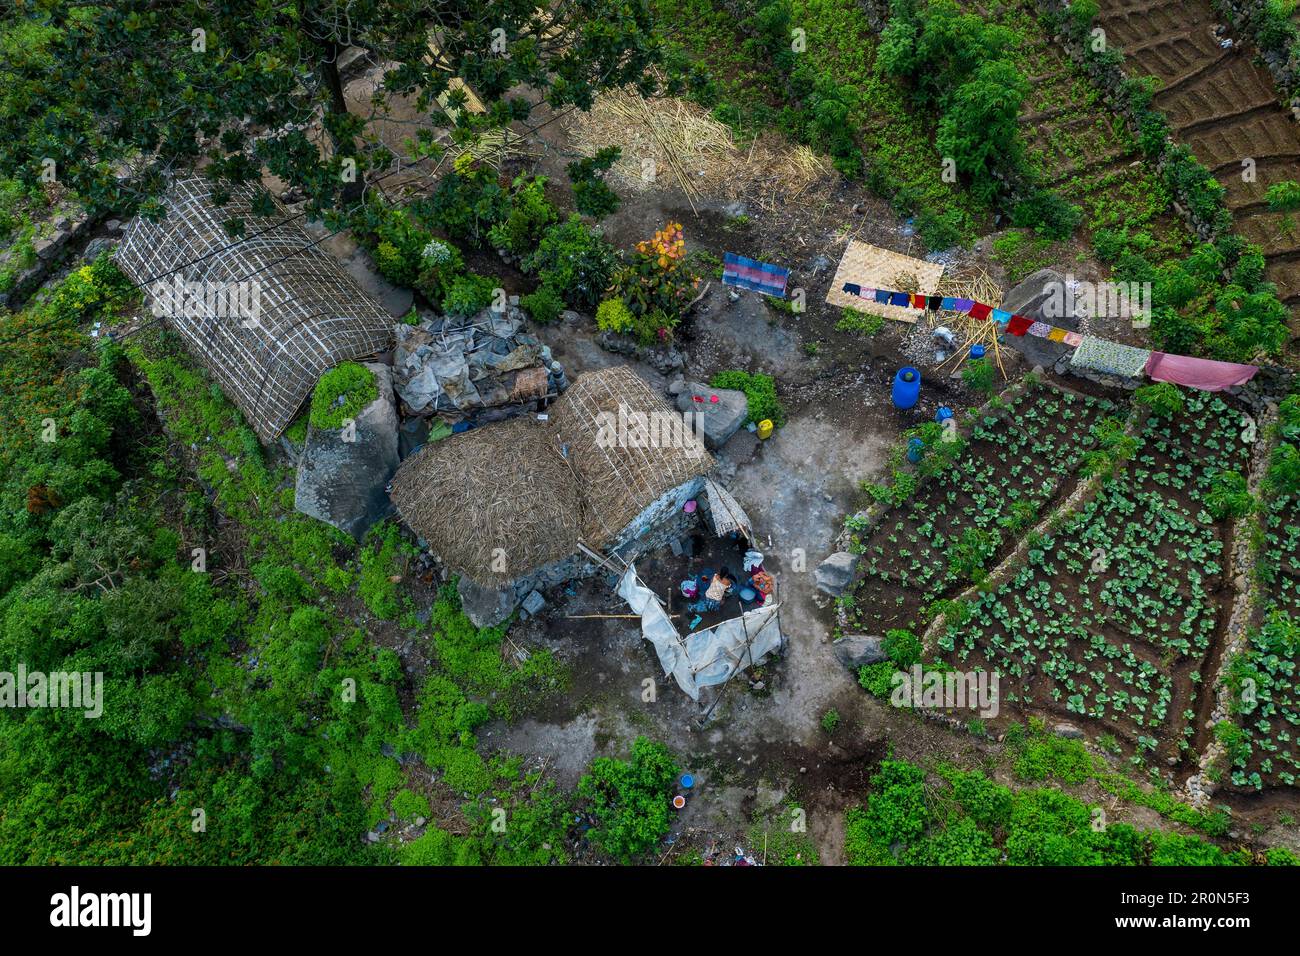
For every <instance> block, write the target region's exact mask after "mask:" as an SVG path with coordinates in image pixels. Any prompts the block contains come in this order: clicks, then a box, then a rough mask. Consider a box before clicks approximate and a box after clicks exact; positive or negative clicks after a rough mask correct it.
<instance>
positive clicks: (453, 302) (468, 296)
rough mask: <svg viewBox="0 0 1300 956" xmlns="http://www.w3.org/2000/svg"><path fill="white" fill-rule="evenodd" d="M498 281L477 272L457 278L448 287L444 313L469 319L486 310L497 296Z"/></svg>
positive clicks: (443, 301)
mask: <svg viewBox="0 0 1300 956" xmlns="http://www.w3.org/2000/svg"><path fill="white" fill-rule="evenodd" d="M496 290H497V281H496V279H493V278H492V277H491V276H482V275H479V274H478V273H476V272H470V273H466V274H465V275H459V276H456V278H454V279H452V280H451V282H450V283H448V285H447V294H446V295H444V296H443V299H442V311H443V312H445V313H446V314H447V315H449V316H455V317H456V318H468V317H469V316H471V315H474V314H475V313H477V312H479V311H480V310H482V309H486V308H487V307H488V306H490V305H491V304H492V300H493V298H494V297H495V296H496Z"/></svg>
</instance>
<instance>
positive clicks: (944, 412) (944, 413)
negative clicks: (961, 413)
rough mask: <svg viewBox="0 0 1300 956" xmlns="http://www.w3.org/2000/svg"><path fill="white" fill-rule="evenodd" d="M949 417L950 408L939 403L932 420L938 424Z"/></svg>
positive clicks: (950, 414) (950, 415) (950, 416)
mask: <svg viewBox="0 0 1300 956" xmlns="http://www.w3.org/2000/svg"><path fill="white" fill-rule="evenodd" d="M950 418H952V409H951V408H949V407H948V406H947V405H940V406H939V410H938V411H936V412H935V413H934V420H935V421H936V422H938V423H939V424H940V425H942V424H943V423H944V422H946V421H947V420H948V419H950Z"/></svg>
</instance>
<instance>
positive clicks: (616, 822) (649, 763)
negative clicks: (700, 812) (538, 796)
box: [578, 737, 678, 862]
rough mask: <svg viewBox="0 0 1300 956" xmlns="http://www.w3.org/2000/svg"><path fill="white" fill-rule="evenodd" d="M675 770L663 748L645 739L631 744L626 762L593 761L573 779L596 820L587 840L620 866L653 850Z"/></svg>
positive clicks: (665, 818) (667, 816)
mask: <svg viewBox="0 0 1300 956" xmlns="http://www.w3.org/2000/svg"><path fill="white" fill-rule="evenodd" d="M677 772H678V770H677V765H676V764H675V763H674V762H673V758H672V755H671V754H670V753H669V752H668V748H666V747H665V746H664V745H663V744H660V743H655V742H653V741H651V740H649V739H648V738H646V737H638V738H637V739H636V741H635V742H633V744H632V759H631V760H617V759H614V758H612V757H597V758H596V759H595V760H593V761H592V762H591V768H590V771H589V772H588V773H587V774H586V775H585V776H584V777H583V778H582V779H581V780H579V781H578V794H579V796H581V797H582V798H583V799H584V800H585V801H587V805H588V812H589V813H590V814H591V816H592V817H593V818H594V819H595V821H596V825H595V827H593V828H592V830H591V832H590V835H591V839H592V841H593V842H594V843H595V844H596V845H597V846H599V847H600V848H601V849H602V850H604V851H605V852H606V853H608V854H610V855H611V856H613V857H616V858H617V859H619V860H622V861H624V862H628V861H631V860H632V859H633V858H635V857H636V856H638V855H640V854H641V853H644V852H645V851H646V850H648V849H650V848H651V847H652V846H654V845H655V843H656V842H657V841H658V840H659V839H660V837H662V836H663V835H664V834H665V833H667V832H668V827H669V825H670V822H671V814H672V807H671V804H670V802H669V798H670V797H671V795H672V788H673V784H674V783H675V781H676V779H677Z"/></svg>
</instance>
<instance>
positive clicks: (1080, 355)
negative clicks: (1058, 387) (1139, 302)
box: [844, 282, 1259, 392]
mask: <svg viewBox="0 0 1300 956" xmlns="http://www.w3.org/2000/svg"><path fill="white" fill-rule="evenodd" d="M844 292H845V293H847V294H848V295H852V296H856V297H858V298H859V299H865V300H867V301H869V302H876V303H878V304H880V305H892V306H897V307H899V308H905V309H909V308H910V309H933V310H936V311H944V312H960V313H962V314H965V315H969V316H971V317H972V318H974V319H978V320H980V321H986V320H987V321H991V322H995V323H997V324H998V325H1002V326H1005V328H1006V331H1007V333H1008V334H1010V335H1015V336H1022V335H1032V336H1035V337H1037V338H1043V339H1048V340H1049V341H1052V342H1060V343H1061V344H1063V345H1066V346H1068V347H1069V348H1072V349H1074V353H1073V354H1072V355H1071V357H1070V365H1071V366H1072V367H1074V368H1078V369H1087V370H1091V371H1095V372H1102V373H1105V374H1107V375H1118V376H1121V377H1123V378H1136V377H1137V376H1139V375H1143V374H1145V375H1146V376H1147V377H1149V378H1151V379H1152V380H1153V381H1157V382H1172V383H1173V384H1175V385H1185V386H1186V387H1188V388H1195V389H1200V390H1201V391H1205V392H1221V391H1223V390H1224V389H1228V388H1232V387H1233V386H1235V385H1244V384H1245V383H1246V382H1249V381H1250V380H1251V379H1252V378H1254V377H1255V373H1256V372H1258V371H1259V367H1258V366H1256V365H1240V364H1238V363H1236V362H1219V361H1216V360H1214V359H1203V358H1194V357H1192V356H1190V355H1171V354H1169V353H1167V352H1156V351H1153V350H1151V349H1143V348H1138V347H1137V346H1133V345H1124V344H1123V343H1120V342H1111V341H1110V340H1108V339H1103V338H1099V337H1097V336H1095V335H1082V334H1080V333H1078V332H1072V331H1070V330H1069V329H1060V328H1057V327H1056V326H1054V325H1049V324H1047V323H1046V322H1040V321H1038V320H1036V319H1031V318H1029V317H1028V316H1024V315H1019V314H1017V313H1014V312H1007V311H1006V310H1004V309H997V308H994V307H993V306H991V305H985V304H984V303H983V302H976V301H975V300H974V299H963V298H958V297H955V296H946V295H945V296H939V295H919V294H916V293H911V292H899V291H896V290H893V289H870V288H866V287H864V286H862V285H859V284H858V283H855V282H846V283H844Z"/></svg>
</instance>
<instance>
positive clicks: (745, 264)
mask: <svg viewBox="0 0 1300 956" xmlns="http://www.w3.org/2000/svg"><path fill="white" fill-rule="evenodd" d="M789 278H790V270H789V269H783V268H781V267H780V266H774V265H772V264H771V263H769V262H759V261H758V260H757V259H746V258H745V257H744V256H738V255H736V254H735V253H734V252H728V253H726V254H725V255H724V256H723V257H722V284H723V285H734V286H737V287H738V288H741V289H748V290H749V291H751V292H761V293H762V294H763V295H772V296H776V297H777V298H779V299H783V298H785V284H786V282H787V281H788V280H789Z"/></svg>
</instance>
